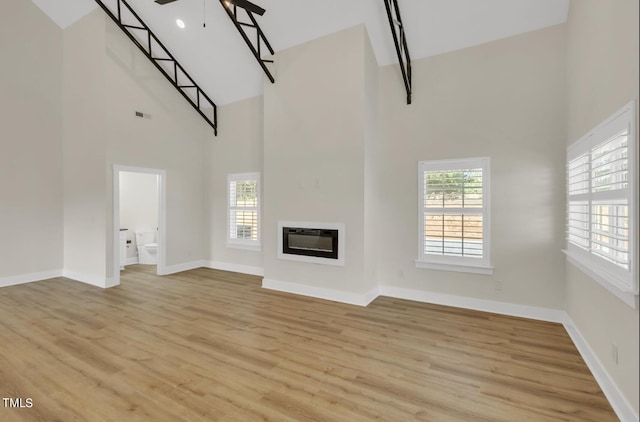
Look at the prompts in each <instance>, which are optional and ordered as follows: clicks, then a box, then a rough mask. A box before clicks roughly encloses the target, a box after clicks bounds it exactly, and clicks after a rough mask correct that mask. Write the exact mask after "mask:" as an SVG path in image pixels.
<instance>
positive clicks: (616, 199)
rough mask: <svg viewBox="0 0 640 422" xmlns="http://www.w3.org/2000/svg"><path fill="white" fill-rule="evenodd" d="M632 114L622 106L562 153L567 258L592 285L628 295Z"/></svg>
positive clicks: (633, 224)
mask: <svg viewBox="0 0 640 422" xmlns="http://www.w3.org/2000/svg"><path fill="white" fill-rule="evenodd" d="M634 108H635V107H634V104H633V103H631V104H629V105H627V106H625V107H624V108H623V109H622V110H620V111H619V112H617V113H616V114H614V115H613V116H612V117H610V118H609V119H607V120H606V121H605V122H604V123H602V124H601V125H599V126H598V127H596V128H595V129H594V130H592V131H591V132H590V133H588V134H587V135H586V136H584V137H583V138H581V139H580V140H578V141H577V142H575V143H574V144H572V145H571V146H570V147H569V149H568V151H567V197H568V198H567V236H566V238H567V253H568V255H569V257H570V258H573V259H576V260H578V261H579V264H581V265H584V266H586V267H587V269H588V270H590V271H593V272H594V273H595V274H596V276H597V277H594V278H595V279H596V280H598V281H600V282H601V281H602V280H605V281H606V282H607V283H609V284H611V285H613V286H615V288H617V289H619V290H621V291H623V292H628V293H637V289H638V285H637V268H636V267H637V262H634V260H633V257H634V251H635V250H636V245H637V223H638V222H637V217H635V218H634V216H637V212H636V211H634V210H635V207H636V201H637V199H636V197H635V191H636V188H635V180H636V178H637V164H636V162H635V160H636V151H635V127H634V126H635V124H634V122H635V111H634ZM635 255H637V252H635ZM634 274H635V275H634Z"/></svg>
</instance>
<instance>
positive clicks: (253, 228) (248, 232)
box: [227, 173, 260, 250]
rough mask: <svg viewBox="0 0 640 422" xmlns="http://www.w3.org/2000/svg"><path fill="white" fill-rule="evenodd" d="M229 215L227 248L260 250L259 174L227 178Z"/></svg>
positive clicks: (235, 175)
mask: <svg viewBox="0 0 640 422" xmlns="http://www.w3.org/2000/svg"><path fill="white" fill-rule="evenodd" d="M227 187H228V193H227V194H228V198H229V213H228V218H229V220H228V229H227V246H230V247H237V248H246V249H256V250H259V249H260V174H259V173H241V174H229V175H228V176H227Z"/></svg>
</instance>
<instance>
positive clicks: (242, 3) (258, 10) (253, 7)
mask: <svg viewBox="0 0 640 422" xmlns="http://www.w3.org/2000/svg"><path fill="white" fill-rule="evenodd" d="M156 1H158V0H156ZM171 1H173V0H171ZM227 1H228V2H229V3H231V4H235V5H236V6H238V7H242V8H243V9H245V10H247V11H249V12H252V13H255V14H256V15H260V16H262V15H264V12H265V10H264V9H263V8H262V7H260V6H258V5H257V4H253V3H251V2H250V1H248V0H227Z"/></svg>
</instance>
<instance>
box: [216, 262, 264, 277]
mask: <svg viewBox="0 0 640 422" xmlns="http://www.w3.org/2000/svg"><path fill="white" fill-rule="evenodd" d="M204 266H205V267H207V268H211V269H213V270H222V271H231V272H234V273H242V274H251V275H257V276H264V268H262V267H254V266H251V265H241V264H231V263H229V262H221V261H205V265H204Z"/></svg>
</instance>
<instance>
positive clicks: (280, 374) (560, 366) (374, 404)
mask: <svg viewBox="0 0 640 422" xmlns="http://www.w3.org/2000/svg"><path fill="white" fill-rule="evenodd" d="M152 269H153V270H154V271H155V268H154V267H145V266H137V265H136V266H129V267H127V270H126V271H124V272H122V284H121V285H120V286H118V287H116V288H112V289H108V290H102V289H99V288H95V287H91V286H88V285H85V284H82V283H78V282H74V281H71V280H67V279H64V278H58V279H53V280H47V281H44V282H37V283H30V284H25V285H20V286H12V287H6V288H2V289H0V396H2V397H7V398H22V399H26V398H31V399H32V403H33V406H32V407H31V408H26V407H25V408H10V407H5V406H4V405H3V403H2V402H0V421H37V420H42V421H118V422H121V421H180V420H185V421H222V422H228V421H349V422H352V421H373V420H380V421H413V420H421V421H474V422H477V421H480V422H482V421H508V422H512V421H581V422H582V421H598V422H602V421H614V420H617V418H616V417H615V414H614V413H613V411H612V409H611V407H610V405H609V404H608V402H607V400H606V399H605V397H604V395H603V394H602V392H601V391H600V389H599V387H598V385H597V383H596V382H595V380H594V378H593V376H592V375H591V373H590V372H589V370H588V369H587V367H586V365H585V364H584V362H583V360H582V358H581V357H580V355H579V354H578V352H577V351H576V348H575V347H574V345H573V344H572V342H571V340H570V339H569V337H568V335H567V333H566V332H565V331H564V328H563V327H562V326H561V325H559V324H552V323H545V322H539V321H532V320H526V319H521V318H512V317H506V316H500V315H495V314H490V313H482V312H475V311H468V310H462V309H456V308H449V307H444V306H436V305H429V304H423V303H417V302H411V301H405V300H397V299H391V298H384V297H380V298H378V299H376V300H375V301H374V302H373V303H372V304H370V305H369V306H368V307H366V308H362V307H357V306H351V305H345V304H339V303H334V302H329V301H323V300H316V299H312V298H307V297H301V296H295V295H290V294H285V293H279V292H273V291H269V290H265V289H262V288H261V287H260V278H259V277H253V276H246V275H240V274H235V273H228V272H223V271H215V270H208V269H198V270H193V271H188V272H184V273H180V274H175V275H172V276H165V277H157V276H155V275H153V274H152V273H151V270H152Z"/></svg>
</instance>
